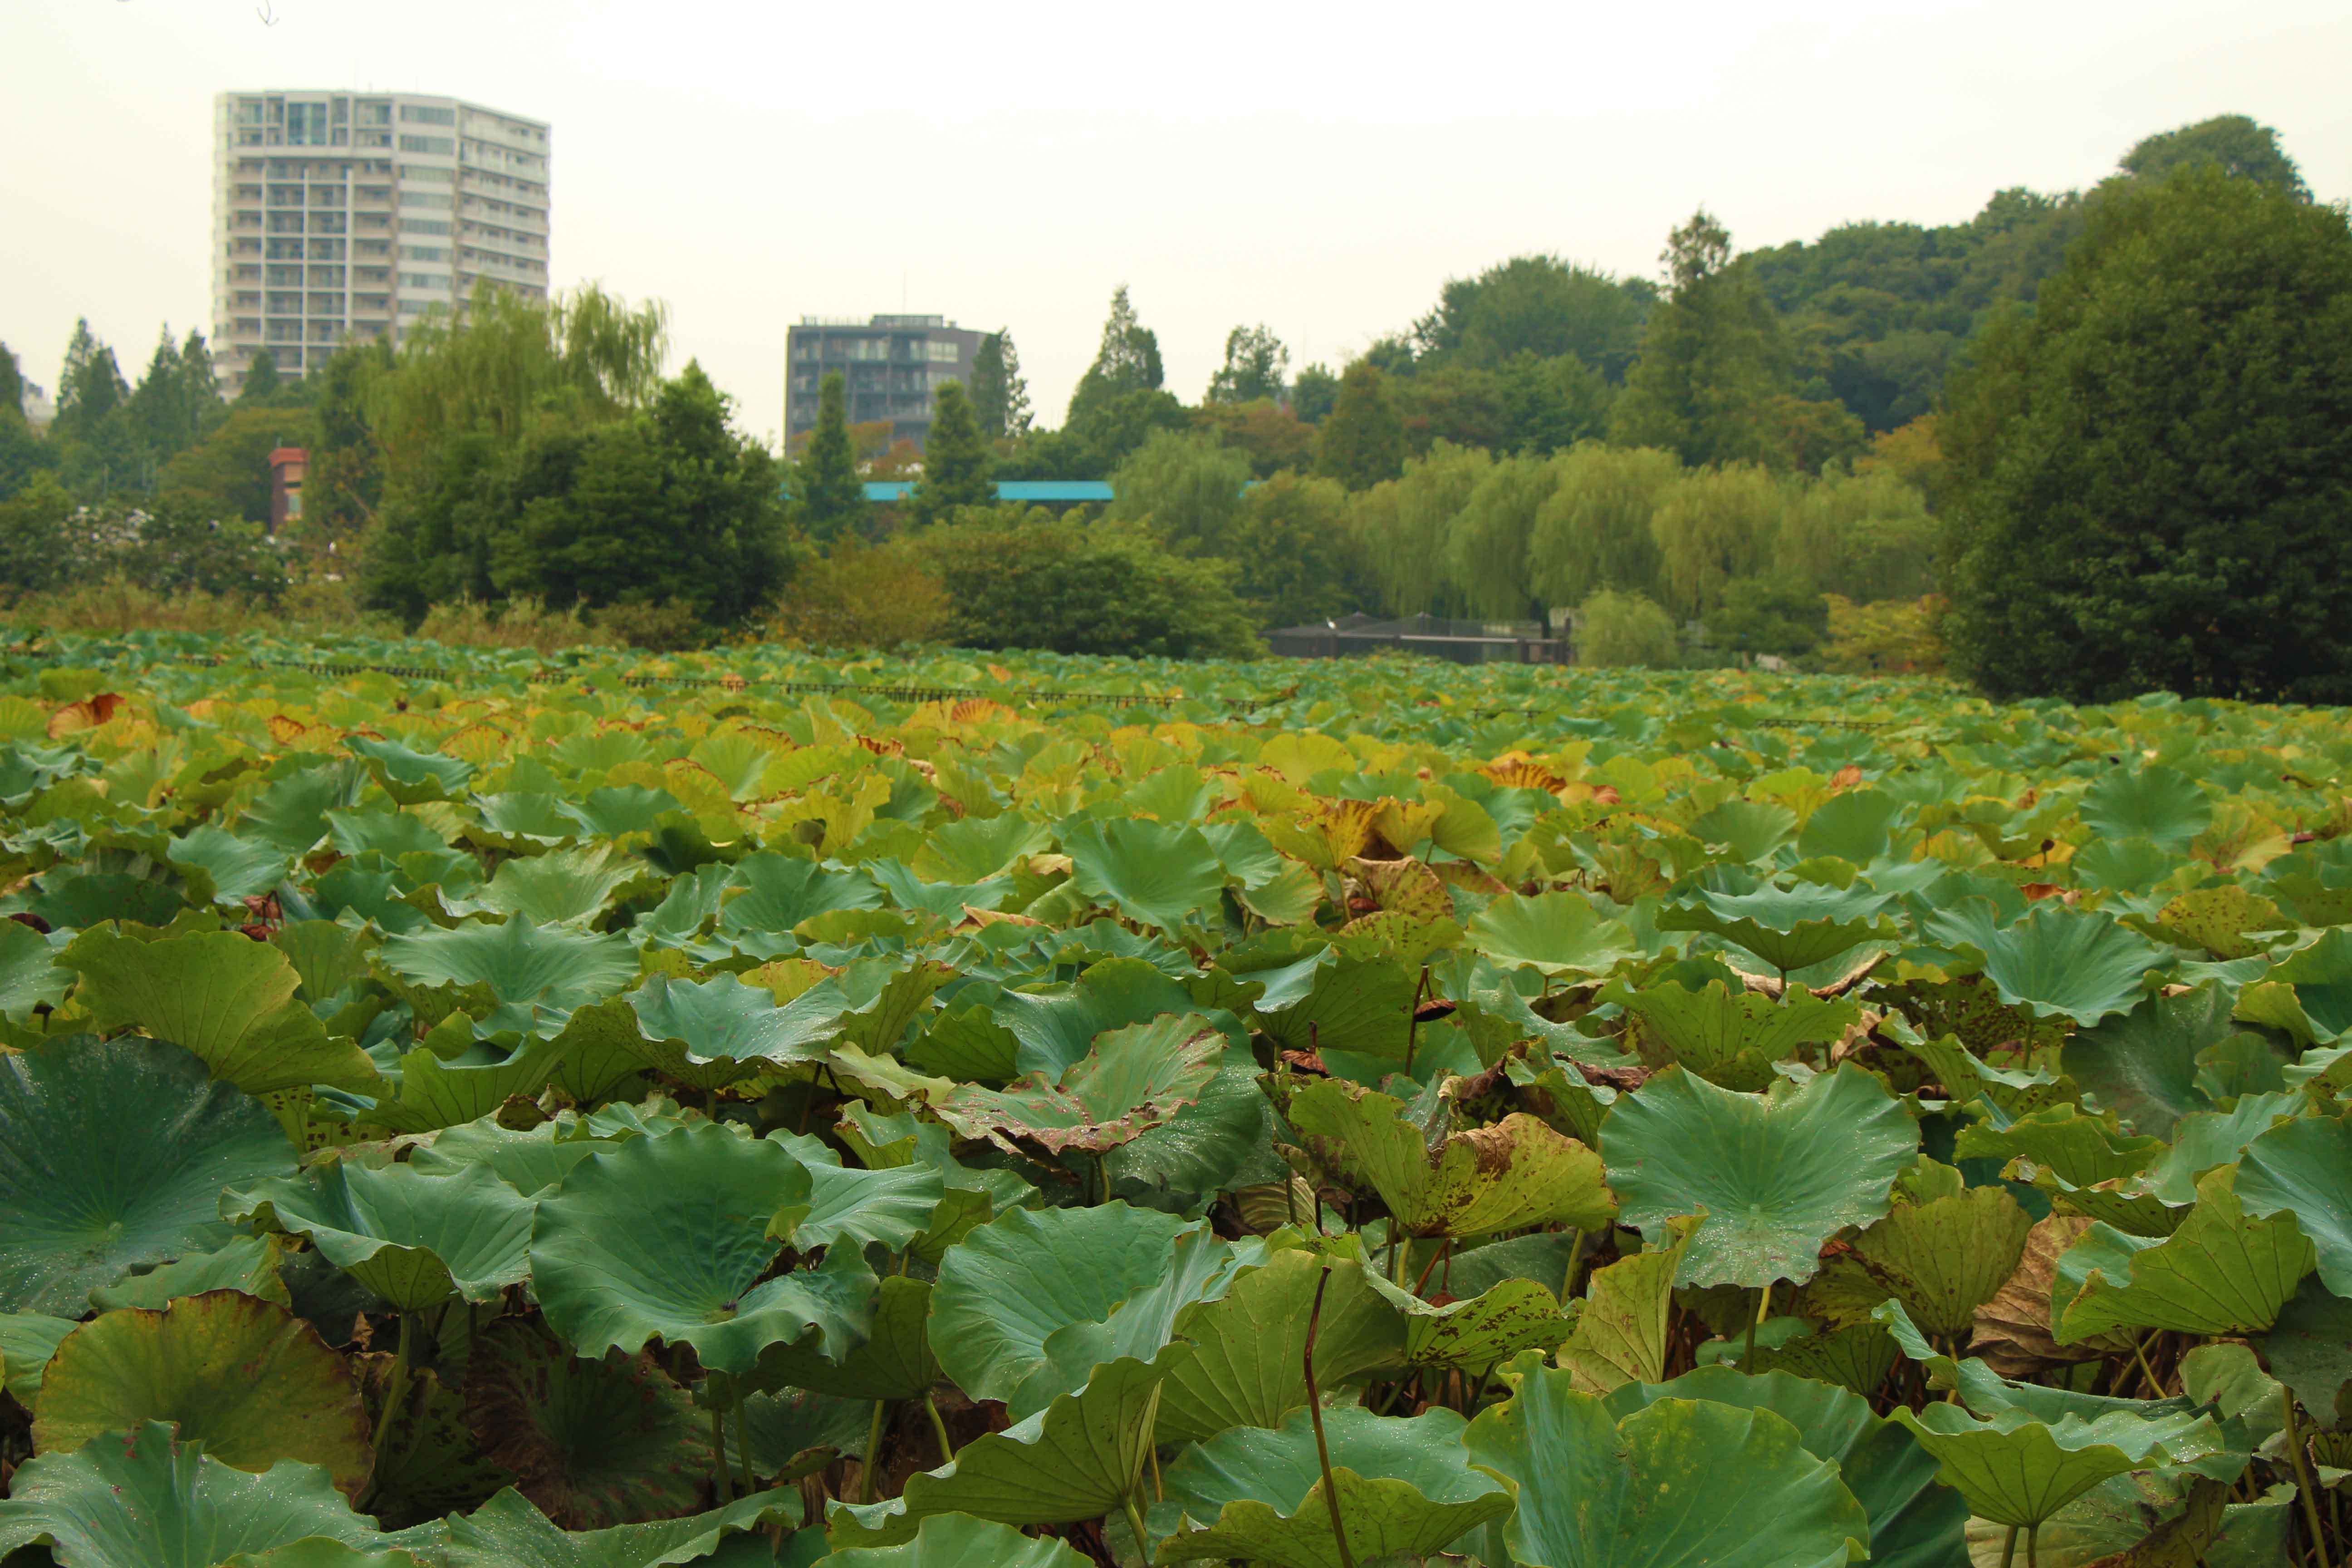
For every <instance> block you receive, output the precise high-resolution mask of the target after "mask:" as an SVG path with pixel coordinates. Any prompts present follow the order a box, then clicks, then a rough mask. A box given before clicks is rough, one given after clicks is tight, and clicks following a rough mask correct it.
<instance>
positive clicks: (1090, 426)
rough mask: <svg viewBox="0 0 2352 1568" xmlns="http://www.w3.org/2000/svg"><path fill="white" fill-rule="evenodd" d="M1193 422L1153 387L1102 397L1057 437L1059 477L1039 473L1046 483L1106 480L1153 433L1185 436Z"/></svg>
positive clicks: (1170, 397)
mask: <svg viewBox="0 0 2352 1568" xmlns="http://www.w3.org/2000/svg"><path fill="white" fill-rule="evenodd" d="M1191 426H1192V416H1191V415H1189V414H1187V413H1186V412H1185V411H1184V405H1182V404H1181V403H1179V402H1178V401H1177V400H1176V395H1175V394H1173V393H1171V392H1163V391H1161V390H1160V389H1159V388H1157V387H1150V386H1139V387H1137V388H1135V389H1134V390H1133V391H1131V392H1122V393H1119V394H1118V395H1116V396H1112V397H1107V398H1104V399H1103V400H1101V401H1100V402H1097V403H1095V404H1092V405H1088V406H1087V408H1085V409H1083V410H1081V411H1080V413H1079V415H1078V416H1077V417H1076V418H1075V419H1073V420H1071V421H1070V423H1069V425H1068V426H1066V428H1065V429H1064V430H1063V432H1062V434H1063V435H1064V436H1065V437H1067V438H1068V439H1067V441H1066V443H1064V444H1063V446H1062V447H1061V448H1060V454H1061V455H1060V457H1059V458H1058V461H1059V463H1060V465H1061V468H1060V471H1058V472H1045V473H1039V474H1037V475H1036V476H1035V477H1036V478H1038V479H1105V478H1108V476H1109V474H1110V472H1111V470H1112V469H1114V468H1118V466H1119V464H1121V463H1123V462H1125V461H1126V460H1127V458H1128V455H1129V453H1131V452H1134V451H1135V450H1137V449H1138V448H1139V447H1141V446H1142V445H1143V444H1144V442H1146V441H1148V440H1150V438H1151V433H1152V432H1153V431H1155V430H1184V429H1189V428H1191Z"/></svg>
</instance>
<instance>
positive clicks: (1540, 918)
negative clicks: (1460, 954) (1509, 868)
mask: <svg viewBox="0 0 2352 1568" xmlns="http://www.w3.org/2000/svg"><path fill="white" fill-rule="evenodd" d="M1468 929H1469V935H1470V940H1471V941H1472V942H1474V943H1475V944H1476V946H1477V948H1478V951H1479V952H1483V953H1485V954H1486V956H1487V957H1488V958H1491V959H1493V960H1494V961H1495V962H1496V963H1498V964H1501V965H1502V966H1503V967H1505V968H1506V969H1517V968H1521V967H1525V968H1529V969H1533V970H1535V971H1536V972H1537V973H1539V974H1541V975H1543V976H1544V977H1545V978H1547V979H1559V978H1561V977H1564V976H1574V977H1576V978H1577V979H1579V980H1599V979H1605V978H1606V977H1607V976H1608V975H1609V973H1610V972H1611V971H1612V970H1614V969H1615V968H1616V967H1617V966H1618V965H1619V964H1620V963H1624V962H1625V961H1626V960H1627V959H1629V958H1632V957H1633V955H1634V953H1635V952H1637V951H1638V950H1637V949H1636V948H1635V946H1634V943H1633V931H1630V930H1629V929H1627V927H1626V925H1625V923H1624V922H1623V921H1612V920H1609V919H1607V918H1605V917H1604V916H1602V915H1601V912H1600V910H1596V909H1594V908H1593V906H1592V902H1591V900H1589V899H1586V898H1584V897H1583V896H1581V895H1580V894H1577V893H1558V892H1556V893H1539V894H1538V895H1536V896H1535V897H1533V898H1528V897H1526V896H1524V895H1522V894H1518V893H1506V894H1504V895H1503V896H1501V897H1500V898H1497V899H1496V900H1494V902H1492V903H1490V904H1488V905H1487V906H1486V908H1485V909H1483V910H1479V911H1478V913H1477V914H1475V916H1473V917H1471V921H1470V925H1469V928H1468Z"/></svg>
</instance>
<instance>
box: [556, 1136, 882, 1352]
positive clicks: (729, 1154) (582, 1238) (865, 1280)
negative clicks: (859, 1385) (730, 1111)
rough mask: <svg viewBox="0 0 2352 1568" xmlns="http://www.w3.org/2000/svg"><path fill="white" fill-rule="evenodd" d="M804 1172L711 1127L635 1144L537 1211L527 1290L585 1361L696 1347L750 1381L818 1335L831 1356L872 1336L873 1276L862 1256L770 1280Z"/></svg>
mask: <svg viewBox="0 0 2352 1568" xmlns="http://www.w3.org/2000/svg"><path fill="white" fill-rule="evenodd" d="M808 1191H809V1177H808V1173H807V1171H806V1169H805V1167H803V1165H802V1163H800V1162H799V1161H798V1160H795V1159H794V1158H793V1156H792V1155H791V1153H789V1152H786V1151H785V1150H784V1149H783V1148H782V1147H781V1146H780V1145H778V1144H776V1143H773V1142H769V1141H767V1140H765V1139H750V1138H740V1137H738V1136H736V1135H735V1134H734V1133H732V1132H730V1131H727V1130H726V1129H724V1128H722V1127H719V1126H716V1125H709V1124H706V1125H702V1126H693V1127H687V1128H683V1129H681V1130H679V1131H675V1132H668V1133H664V1134H663V1135H661V1136H660V1137H656V1138H632V1139H629V1140H628V1141H626V1142H623V1143H619V1144H616V1145H614V1146H613V1147H611V1148H608V1149H605V1150H603V1151H600V1152H597V1153H595V1154H593V1155H591V1156H590V1157H589V1158H587V1159H586V1160H583V1161H582V1162H581V1163H579V1164H578V1165H576V1166H574V1167H573V1168H572V1172H571V1173H570V1174H568V1175H566V1176H565V1177H564V1178H563V1184H562V1186H560V1187H558V1188H557V1189H556V1191H555V1194H554V1195H553V1196H551V1197H547V1198H543V1199H541V1200H540V1202H539V1205H538V1213H537V1215H536V1217H535V1219H534V1221H533V1225H532V1231H531V1243H530V1275H531V1285H532V1289H533V1290H534V1291H536V1292H537V1294H538V1296H539V1299H540V1304H541V1309H542V1310H544V1311H545V1313H546V1315H547V1321H548V1324H549V1326H550V1327H551V1328H552V1329H554V1330H555V1331H556V1332H557V1333H559V1334H561V1335H562V1336H563V1338H564V1339H565V1340H566V1341H567V1342H570V1343H571V1345H572V1348H573V1349H574V1350H575V1351H577V1352H581V1353H583V1354H586V1355H602V1354H603V1353H604V1352H605V1351H606V1350H608V1349H618V1350H621V1351H624V1352H629V1353H632V1354H634V1353H635V1352H637V1351H639V1350H641V1349H643V1348H644V1347H645V1345H646V1342H648V1341H650V1340H654V1339H659V1340H661V1341H662V1342H664V1343H666V1344H690V1345H692V1346H693V1347H694V1349H695V1353H696V1355H697V1356H698V1357H699V1358H700V1360H701V1363H702V1364H703V1365H704V1366H705V1367H707V1368H709V1370H711V1371H713V1372H724V1373H741V1372H749V1371H750V1370H751V1367H752V1365H753V1363H755V1362H757V1361H758V1359H759V1355H760V1352H761V1350H763V1349H764V1348H766V1347H767V1346H769V1345H771V1344H775V1343H778V1342H784V1341H791V1340H798V1339H802V1338H804V1337H808V1336H811V1335H814V1336H815V1337H816V1339H817V1342H818V1343H819V1344H820V1345H821V1346H822V1347H823V1348H824V1351H825V1352H826V1353H827V1354H829V1355H832V1356H835V1357H836V1358H838V1357H840V1356H843V1355H846V1354H847V1353H848V1352H849V1351H850V1350H851V1349H852V1348H853V1347H854V1346H855V1345H856V1343H857V1342H858V1341H859V1340H861V1339H863V1338H864V1337H865V1333H866V1324H867V1322H868V1321H870V1318H871V1314H872V1311H873V1303H874V1291H875V1284H876V1281H875V1277H874V1274H873V1272H872V1270H870V1269H868V1268H866V1262H865V1259H864V1258H862V1257H860V1256H859V1255H858V1252H857V1250H856V1248H855V1247H833V1248H829V1249H828V1250H827V1252H826V1254H825V1258H824V1266H823V1267H822V1268H817V1269H814V1270H811V1269H802V1270H798V1271H795V1272H792V1273H787V1274H783V1275H780V1276H777V1277H776V1278H774V1279H767V1278H765V1276H766V1274H767V1271H768V1267H769V1265H770V1264H771V1263H772V1262H773V1261H774V1260H775V1258H776V1255H777V1253H778V1252H779V1251H780V1250H781V1248H780V1247H778V1245H777V1243H776V1242H775V1241H773V1240H772V1239H771V1238H770V1237H769V1236H768V1226H769V1224H770V1222H771V1221H772V1219H773V1217H774V1216H775V1214H776V1211H777V1210H778V1209H780V1208H782V1207H783V1206H785V1205H788V1204H792V1203H796V1202H803V1201H805V1199H806V1195H807V1193H808Z"/></svg>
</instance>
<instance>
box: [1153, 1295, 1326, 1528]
mask: <svg viewBox="0 0 2352 1568" xmlns="http://www.w3.org/2000/svg"><path fill="white" fill-rule="evenodd" d="M1330 1283H1331V1266H1330V1265H1329V1264H1328V1263H1327V1264H1325V1265H1324V1266H1323V1274H1322V1278H1320V1279H1317V1280H1316V1281H1315V1305H1314V1306H1313V1307H1311V1308H1309V1309H1308V1310H1307V1353H1306V1356H1305V1363H1306V1371H1307V1416H1308V1418H1309V1419H1311V1420H1312V1421H1313V1422H1314V1423H1315V1458H1316V1462H1317V1463H1318V1464H1319V1465H1321V1466H1322V1468H1323V1506H1324V1507H1325V1508H1327V1509H1328V1510H1330V1513H1331V1540H1332V1543H1333V1544H1334V1545H1336V1546H1338V1547H1339V1568H1356V1559H1355V1556H1354V1554H1353V1553H1351V1552H1349V1550H1348V1527H1347V1525H1346V1524H1345V1523H1344V1522H1342V1521H1341V1520H1340V1518H1339V1484H1338V1483H1337V1482H1335V1481H1334V1480H1332V1479H1331V1445H1330V1443H1329V1441H1328V1439H1326V1438H1325V1437H1324V1436H1323V1395H1322V1393H1321V1392H1320V1391H1319V1390H1318V1389H1317V1388H1316V1386H1315V1335H1316V1333H1317V1331H1318V1330H1320V1329H1321V1328H1322V1326H1323V1292H1324V1290H1325V1289H1328V1287H1329V1285H1330ZM1145 1556H1146V1558H1147V1559H1149V1557H1150V1548H1148V1547H1147V1548H1145Z"/></svg>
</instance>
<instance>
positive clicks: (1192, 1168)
mask: <svg viewBox="0 0 2352 1568" xmlns="http://www.w3.org/2000/svg"><path fill="white" fill-rule="evenodd" d="M1103 1173H1104V1174H1106V1175H1107V1176H1108V1177H1109V1178H1110V1184H1111V1190H1112V1191H1114V1192H1122V1191H1132V1190H1133V1189H1135V1188H1136V1187H1141V1188H1144V1189H1147V1190H1148V1191H1149V1192H1150V1193H1151V1194H1155V1197H1154V1202H1155V1204H1156V1205H1158V1206H1167V1205H1171V1204H1172V1205H1175V1206H1179V1207H1181V1208H1183V1209H1185V1210H1186V1211H1187V1212H1191V1213H1197V1212H1199V1210H1200V1209H1201V1208H1202V1206H1204V1205H1207V1203H1208V1202H1209V1200H1210V1199H1212V1198H1213V1197H1214V1196H1215V1195H1216V1194H1219V1193H1222V1192H1227V1191H1231V1190H1232V1189H1234V1188H1236V1187H1246V1186H1253V1185H1255V1184H1259V1183H1261V1182H1272V1181H1278V1180H1280V1179H1282V1178H1283V1177H1284V1176H1285V1175H1286V1174H1288V1173H1289V1171H1288V1167H1287V1166H1286V1165H1284V1164H1283V1163H1282V1158H1281V1156H1280V1155H1278V1154H1276V1152H1274V1113H1273V1108H1272V1107H1271V1106H1270V1105H1268V1104H1267V1103H1266V1098H1265V1093H1264V1092H1263V1091H1262V1090H1261V1089H1259V1088H1258V1085H1257V1066H1256V1064H1255V1062H1252V1063H1249V1064H1248V1065H1247V1066H1243V1065H1240V1064H1239V1063H1237V1062H1236V1060H1235V1059H1234V1053H1233V1052H1232V1051H1230V1050H1228V1051H1227V1052H1226V1053H1225V1065H1223V1066H1222V1067H1220V1068H1217V1070H1216V1072H1215V1073H1214V1074H1213V1075H1212V1076H1211V1078H1210V1079H1209V1081H1208V1084H1207V1085H1206V1086H1205V1087H1204V1088H1202V1090H1201V1097H1200V1098H1199V1099H1198V1100H1194V1101H1193V1102H1192V1104H1190V1105H1187V1106H1184V1107H1183V1108H1181V1110H1178V1111H1177V1112H1176V1114H1175V1115H1174V1116H1172V1117H1171V1118H1170V1119H1169V1120H1168V1121H1165V1122H1162V1123H1161V1124H1160V1126H1157V1127H1154V1128H1150V1129H1149V1130H1147V1131H1145V1132H1144V1133H1143V1134H1142V1135H1141V1136H1139V1137H1137V1138H1133V1139H1130V1140H1129V1142H1125V1143H1122V1144H1120V1145H1118V1147H1117V1148H1115V1149H1112V1150H1111V1151H1109V1152H1108V1155H1107V1156H1106V1157H1105V1159H1104V1161H1103Z"/></svg>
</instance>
